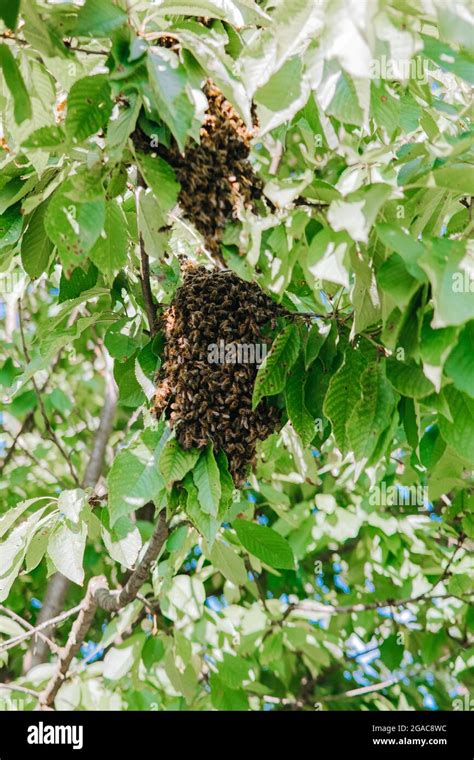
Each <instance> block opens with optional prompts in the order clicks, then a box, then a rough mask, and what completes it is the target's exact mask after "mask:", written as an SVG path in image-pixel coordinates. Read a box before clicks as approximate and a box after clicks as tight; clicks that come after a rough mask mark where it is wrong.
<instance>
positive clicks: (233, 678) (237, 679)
mask: <svg viewBox="0 0 474 760" xmlns="http://www.w3.org/2000/svg"><path fill="white" fill-rule="evenodd" d="M250 667H251V666H250V663H248V662H246V661H245V660H244V659H243V657H238V656H236V655H232V654H229V652H224V657H223V659H222V662H220V663H219V670H218V674H219V678H220V679H221V680H222V681H224V683H225V684H226V685H227V687H228V688H229V689H232V690H233V689H238V688H239V687H240V686H242V683H243V682H244V681H248V680H249V679H250V673H249V671H250Z"/></svg>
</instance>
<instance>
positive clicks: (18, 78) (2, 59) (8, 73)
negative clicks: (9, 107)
mask: <svg viewBox="0 0 474 760" xmlns="http://www.w3.org/2000/svg"><path fill="white" fill-rule="evenodd" d="M0 67H1V68H2V70H3V76H4V77H5V83H6V85H7V87H8V89H9V90H10V93H11V96H12V98H13V113H14V116H15V121H16V123H17V124H21V123H22V122H23V121H25V119H31V113H32V112H31V103H30V96H29V94H28V90H27V89H26V85H25V82H24V80H23V77H22V75H21V73H20V69H19V68H18V64H17V62H16V61H15V59H14V57H13V53H12V51H11V50H10V48H9V47H8V45H4V44H1V45H0Z"/></svg>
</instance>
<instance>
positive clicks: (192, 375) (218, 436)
mask: <svg viewBox="0 0 474 760" xmlns="http://www.w3.org/2000/svg"><path fill="white" fill-rule="evenodd" d="M283 313H284V311H283V309H281V307H279V306H278V305H277V304H275V303H274V302H273V301H272V300H271V299H270V298H269V297H268V296H266V295H265V293H263V291H262V290H261V289H260V288H259V287H258V285H256V284H255V283H249V282H245V281H243V280H241V279H240V278H239V277H237V276H236V275H235V274H234V273H233V272H230V271H228V270H224V271H218V270H213V271H209V270H206V269H204V268H203V267H192V268H188V269H187V270H186V271H185V274H184V280H183V284H182V285H181V287H180V288H178V290H177V291H176V295H175V298H174V300H173V303H172V304H171V306H170V307H169V308H168V309H167V311H166V312H165V313H164V315H163V317H162V327H163V330H164V333H165V338H166V345H165V351H164V362H163V365H162V368H161V370H160V374H159V378H158V387H157V390H156V398H155V409H156V412H157V413H158V414H161V413H162V412H165V416H166V417H167V418H168V419H169V420H170V424H171V426H172V427H174V428H175V429H176V435H177V438H178V440H179V442H180V444H181V445H182V446H183V448H185V449H189V448H192V447H197V448H203V447H205V446H206V445H207V444H208V443H209V442H212V443H213V444H214V449H215V450H216V451H217V450H219V449H223V450H224V452H225V453H226V455H227V458H228V461H229V469H230V472H231V474H232V477H233V479H234V483H235V484H236V486H240V485H242V483H243V481H244V480H245V478H246V475H247V472H248V468H249V465H250V464H251V463H252V461H253V459H254V456H255V449H256V444H257V441H258V440H263V439H265V438H267V437H268V436H269V435H270V434H271V433H272V432H274V431H275V429H276V428H277V427H278V424H279V421H280V413H279V410H278V409H277V408H276V407H274V406H272V405H270V404H269V403H268V401H266V400H263V401H261V402H260V404H259V405H258V407H257V408H256V409H255V410H254V411H252V392H253V386H254V382H255V376H256V374H257V371H258V364H257V363H256V362H255V361H248V359H249V356H250V359H252V358H255V356H257V355H259V356H260V357H261V355H262V351H261V349H262V347H264V346H267V345H268V344H269V343H270V342H271V339H270V338H269V337H268V336H265V335H264V334H263V330H262V328H263V326H264V325H265V324H267V323H270V325H271V324H272V323H273V324H274V321H275V319H276V317H277V316H279V315H281V314H283ZM216 346H217V347H220V348H221V349H222V347H223V346H225V347H226V351H223V350H221V351H220V353H219V357H218V360H217V361H215V357H216V353H215V348H214V347H216ZM232 347H233V351H232V350H230V348H232ZM239 347H240V348H242V347H246V349H245V351H244V350H243V349H242V351H240V353H239ZM252 347H253V349H254V350H252ZM258 347H260V350H258ZM229 357H230V360H228V359H229ZM239 358H240V361H239ZM222 359H224V361H222ZM235 359H237V360H236V361H234V360H235Z"/></svg>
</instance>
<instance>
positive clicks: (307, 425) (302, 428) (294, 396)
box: [285, 355, 315, 446]
mask: <svg viewBox="0 0 474 760" xmlns="http://www.w3.org/2000/svg"><path fill="white" fill-rule="evenodd" d="M305 377H306V375H305V368H304V359H303V355H301V356H300V357H299V359H297V361H296V362H295V364H294V365H293V366H292V368H291V369H290V372H289V374H288V378H287V381H286V387H285V401H286V410H287V412H288V417H289V418H290V420H291V424H292V425H293V427H294V429H295V430H296V432H297V433H298V435H299V437H300V438H301V442H302V444H303V446H306V445H307V444H308V443H310V442H311V440H312V439H313V437H314V432H315V431H314V420H313V418H312V416H311V414H310V413H309V411H308V410H307V408H306V405H305V393H304V391H305V386H304V381H305Z"/></svg>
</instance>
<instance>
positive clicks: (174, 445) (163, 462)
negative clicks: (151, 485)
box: [159, 438, 201, 488]
mask: <svg viewBox="0 0 474 760" xmlns="http://www.w3.org/2000/svg"><path fill="white" fill-rule="evenodd" d="M200 453H201V452H200V451H199V449H190V450H189V451H185V450H184V449H182V448H181V446H180V444H179V442H178V440H177V439H176V438H172V439H171V440H169V441H168V442H167V443H166V444H165V446H164V447H163V451H162V452H161V454H160V461H159V468H160V472H161V474H162V476H163V478H164V481H165V483H166V487H167V488H170V487H171V486H172V484H173V483H174V482H176V481H178V480H182V479H183V478H184V476H185V475H186V473H188V472H189V471H190V470H192V469H193V467H194V465H195V464H196V462H197V460H198V459H199V456H200Z"/></svg>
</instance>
